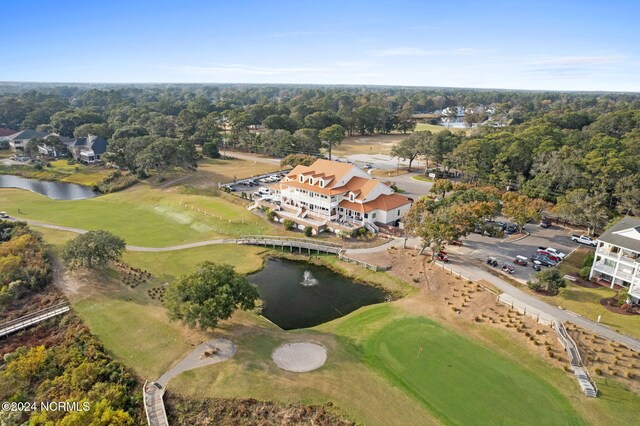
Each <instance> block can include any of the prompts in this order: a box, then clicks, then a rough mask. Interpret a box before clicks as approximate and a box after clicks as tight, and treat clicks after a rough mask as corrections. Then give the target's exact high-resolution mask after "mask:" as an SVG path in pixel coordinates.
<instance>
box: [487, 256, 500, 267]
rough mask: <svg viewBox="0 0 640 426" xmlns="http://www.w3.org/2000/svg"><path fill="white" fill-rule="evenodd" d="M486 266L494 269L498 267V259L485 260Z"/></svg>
mask: <svg viewBox="0 0 640 426" xmlns="http://www.w3.org/2000/svg"><path fill="white" fill-rule="evenodd" d="M487 265H491V266H493V267H494V268H497V267H498V259H496V258H495V257H490V258H488V259H487Z"/></svg>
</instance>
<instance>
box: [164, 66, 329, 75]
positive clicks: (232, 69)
mask: <svg viewBox="0 0 640 426" xmlns="http://www.w3.org/2000/svg"><path fill="white" fill-rule="evenodd" d="M177 69H178V71H180V72H182V73H184V74H191V75H209V76H218V75H224V74H229V75H264V76H273V75H292V74H311V73H318V72H325V71H327V70H326V69H323V68H312V67H261V66H253V65H241V64H234V65H214V66H210V67H203V66H183V67H178V68H177Z"/></svg>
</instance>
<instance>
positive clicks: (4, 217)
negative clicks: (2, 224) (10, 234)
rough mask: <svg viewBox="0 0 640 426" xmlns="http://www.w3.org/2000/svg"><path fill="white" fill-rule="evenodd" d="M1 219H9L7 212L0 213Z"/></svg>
mask: <svg viewBox="0 0 640 426" xmlns="http://www.w3.org/2000/svg"><path fill="white" fill-rule="evenodd" d="M0 219H9V215H8V214H7V212H0Z"/></svg>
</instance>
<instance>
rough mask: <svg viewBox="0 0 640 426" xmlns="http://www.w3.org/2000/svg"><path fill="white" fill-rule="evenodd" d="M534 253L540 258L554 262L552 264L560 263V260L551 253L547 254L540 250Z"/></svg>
mask: <svg viewBox="0 0 640 426" xmlns="http://www.w3.org/2000/svg"><path fill="white" fill-rule="evenodd" d="M536 253H537V254H541V255H542V256H545V257H548V258H549V259H551V260H553V261H554V262H556V263H559V262H560V260H561V259H560V258H559V257H558V256H556V255H554V254H553V253H549V252H548V251H546V250H540V249H538V250H537V251H536Z"/></svg>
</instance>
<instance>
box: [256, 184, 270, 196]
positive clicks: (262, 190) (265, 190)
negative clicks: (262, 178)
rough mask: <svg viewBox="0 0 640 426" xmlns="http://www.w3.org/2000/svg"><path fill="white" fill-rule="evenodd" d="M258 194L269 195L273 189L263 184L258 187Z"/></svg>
mask: <svg viewBox="0 0 640 426" xmlns="http://www.w3.org/2000/svg"><path fill="white" fill-rule="evenodd" d="M258 194H260V195H269V194H271V190H270V189H269V188H267V187H266V186H261V187H260V188H258Z"/></svg>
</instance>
